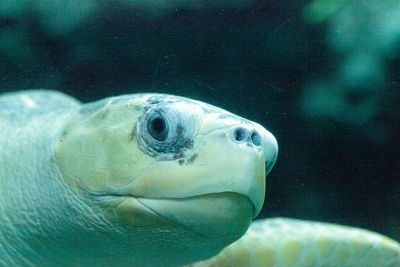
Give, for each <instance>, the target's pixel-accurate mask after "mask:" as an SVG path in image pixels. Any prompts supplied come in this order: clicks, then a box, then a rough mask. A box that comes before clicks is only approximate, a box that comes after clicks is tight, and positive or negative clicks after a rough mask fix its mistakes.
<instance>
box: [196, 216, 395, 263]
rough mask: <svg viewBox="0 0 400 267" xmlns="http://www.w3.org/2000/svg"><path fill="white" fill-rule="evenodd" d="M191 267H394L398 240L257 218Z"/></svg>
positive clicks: (336, 227)
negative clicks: (237, 236)
mask: <svg viewBox="0 0 400 267" xmlns="http://www.w3.org/2000/svg"><path fill="white" fill-rule="evenodd" d="M192 266H193V267H211V266H215V267H216V266H220V267H224V266H237V267H239V266H240V267H242V266H252V267H399V266H400V244H399V243H397V242H396V241H394V240H392V239H389V238H387V237H386V236H383V235H380V234H377V233H374V232H371V231H368V230H363V229H359V228H354V227H348V226H341V225H336V224H329V223H320V222H310V221H301V220H295V219H286V218H274V219H261V220H256V221H254V222H253V223H252V224H251V226H250V228H249V230H248V231H247V233H246V234H245V235H244V236H243V237H242V238H241V239H239V240H238V241H236V242H235V243H233V244H231V245H230V246H228V247H226V248H225V249H224V250H223V251H222V252H221V253H219V254H218V255H217V256H215V257H213V258H211V259H209V260H207V261H203V262H198V263H195V264H193V265H192Z"/></svg>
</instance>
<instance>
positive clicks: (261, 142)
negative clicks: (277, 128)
mask: <svg viewBox="0 0 400 267" xmlns="http://www.w3.org/2000/svg"><path fill="white" fill-rule="evenodd" d="M231 133H232V134H231V138H232V140H233V141H234V142H236V143H238V144H242V143H247V144H248V145H251V146H255V147H257V148H259V149H262V150H263V151H264V155H265V172H266V174H268V173H269V172H270V171H271V169H272V167H273V166H274V164H275V161H276V158H277V156H278V142H277V141H276V139H275V137H274V136H273V135H272V134H271V133H270V132H269V131H267V130H266V129H264V128H263V127H261V126H259V127H257V125H255V126H254V127H244V126H238V127H234V128H233V129H232V130H231Z"/></svg>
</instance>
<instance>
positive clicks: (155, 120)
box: [147, 114, 168, 142]
mask: <svg viewBox="0 0 400 267" xmlns="http://www.w3.org/2000/svg"><path fill="white" fill-rule="evenodd" d="M147 131H148V132H149V134H150V136H151V137H153V138H154V139H155V140H157V141H159V142H162V141H165V140H166V139H167V137H168V125H167V123H166V121H165V119H164V118H163V117H162V116H161V114H155V116H153V117H151V118H149V120H148V121H147Z"/></svg>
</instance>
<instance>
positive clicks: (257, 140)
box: [250, 131, 261, 146]
mask: <svg viewBox="0 0 400 267" xmlns="http://www.w3.org/2000/svg"><path fill="white" fill-rule="evenodd" d="M250 138H251V141H252V142H253V144H254V145H256V146H261V136H260V135H259V134H258V133H257V132H256V131H254V132H253V133H252V134H251V137H250Z"/></svg>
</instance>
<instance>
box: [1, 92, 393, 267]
mask: <svg viewBox="0 0 400 267" xmlns="http://www.w3.org/2000/svg"><path fill="white" fill-rule="evenodd" d="M277 152H278V146H277V142H276V140H275V138H274V137H273V135H272V134H271V133H269V132H268V131H267V130H265V129H264V128H263V127H262V126H260V125H259V124H257V123H254V122H251V121H248V120H246V119H243V118H241V117H238V116H236V115H234V114H232V113H229V112H227V111H225V110H222V109H220V108H217V107H214V106H211V105H208V104H205V103H202V102H199V101H195V100H191V99H187V98H183V97H177V96H171V95H164V94H134V95H123V96H118V97H111V98H107V99H103V100H100V101H97V102H93V103H88V104H81V103H80V102H79V101H77V100H75V99H74V98H72V97H70V96H67V95H65V94H62V93H60V92H55V91H46V90H33V91H22V92H17V93H9V94H4V95H2V96H0V266H3V265H4V266H5V265H14V266H28V265H46V266H53V265H57V266H60V265H62V266H68V265H72V266H179V265H186V264H193V265H195V266H342V267H343V266H400V245H399V244H398V243H397V242H395V241H394V240H390V239H389V238H387V237H384V236H381V235H379V234H376V233H372V232H368V231H366V230H361V229H357V228H350V227H343V226H337V225H329V224H323V223H316V222H305V221H298V220H293V219H283V218H278V219H266V220H258V221H256V222H253V223H252V224H251V226H250V228H249V230H248V227H249V225H250V222H251V220H252V219H253V218H255V217H256V216H257V214H258V213H259V212H260V210H261V207H262V204H263V200H264V192H265V175H266V174H267V173H268V172H269V171H270V170H271V168H272V166H273V165H274V162H275V160H276V157H277ZM247 230H248V231H247ZM246 231H247V233H246ZM245 233H246V234H245ZM242 235H244V236H243V237H242V238H240V237H241V236H242ZM239 238H240V239H239ZM238 239H239V240H238ZM237 240H238V241H237ZM231 243H233V244H232V245H230V244H231ZM221 250H222V252H221ZM217 254H218V255H217ZM215 255H217V256H215ZM207 259H208V260H207Z"/></svg>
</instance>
